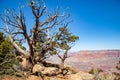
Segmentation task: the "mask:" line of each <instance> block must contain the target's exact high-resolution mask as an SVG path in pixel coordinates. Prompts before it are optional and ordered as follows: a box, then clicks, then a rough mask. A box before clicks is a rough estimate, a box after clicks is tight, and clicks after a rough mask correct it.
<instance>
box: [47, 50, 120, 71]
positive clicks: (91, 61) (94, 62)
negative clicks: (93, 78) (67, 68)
mask: <svg viewBox="0 0 120 80" xmlns="http://www.w3.org/2000/svg"><path fill="white" fill-rule="evenodd" d="M119 60H120V50H95V51H94V50H93V51H88V50H86V51H80V52H76V53H71V54H70V57H69V58H68V59H66V64H68V65H71V66H73V67H75V68H79V69H80V70H84V71H89V70H90V69H91V68H102V69H104V70H112V71H116V69H115V66H116V64H117V62H118V61H119ZM49 61H52V62H54V61H57V63H60V60H59V59H57V57H56V56H54V57H52V58H50V59H49Z"/></svg>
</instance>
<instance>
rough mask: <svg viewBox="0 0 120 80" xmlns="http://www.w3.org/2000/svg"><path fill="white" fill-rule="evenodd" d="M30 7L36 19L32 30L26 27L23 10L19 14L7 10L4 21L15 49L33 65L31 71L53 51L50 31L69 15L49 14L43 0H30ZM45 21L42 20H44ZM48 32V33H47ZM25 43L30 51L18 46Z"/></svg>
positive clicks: (55, 12)
mask: <svg viewBox="0 0 120 80" xmlns="http://www.w3.org/2000/svg"><path fill="white" fill-rule="evenodd" d="M29 7H30V9H31V12H32V15H33V16H34V19H35V24H34V26H33V27H32V29H31V30H28V26H27V25H26V17H27V16H25V15H24V12H23V10H22V9H20V11H19V13H17V11H15V10H14V9H13V10H5V12H4V17H2V18H1V19H2V21H3V22H4V23H5V25H6V32H7V34H8V36H9V39H10V41H11V42H12V44H13V46H14V47H15V49H16V50H17V51H18V52H19V53H20V54H21V55H24V56H25V57H26V58H27V60H28V62H29V63H30V64H31V70H32V68H33V66H34V65H35V64H36V63H37V62H41V61H43V60H44V59H45V58H46V55H47V54H48V53H49V52H50V51H53V50H54V49H53V48H54V45H50V43H52V39H51V37H50V35H49V34H50V33H49V29H51V28H53V27H56V26H57V27H59V26H61V24H62V23H63V22H64V21H65V20H66V19H67V18H68V15H67V14H64V13H62V14H60V13H59V11H58V10H55V11H54V13H52V14H49V13H48V12H47V11H48V10H47V7H46V4H45V2H44V1H43V0H38V1H36V0H30V3H29ZM43 17H44V18H45V20H44V21H43V20H41V19H42V18H43ZM46 31H47V32H46ZM16 42H18V43H22V42H25V43H27V44H28V49H29V50H28V51H25V50H23V49H22V48H21V47H20V46H18V45H17V44H16Z"/></svg>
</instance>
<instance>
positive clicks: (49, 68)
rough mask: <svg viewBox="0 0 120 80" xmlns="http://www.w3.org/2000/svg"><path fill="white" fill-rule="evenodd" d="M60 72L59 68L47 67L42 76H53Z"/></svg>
mask: <svg viewBox="0 0 120 80" xmlns="http://www.w3.org/2000/svg"><path fill="white" fill-rule="evenodd" d="M57 72H59V69H58V68H55V67H45V69H44V71H42V72H41V73H42V74H48V75H52V74H55V73H57Z"/></svg>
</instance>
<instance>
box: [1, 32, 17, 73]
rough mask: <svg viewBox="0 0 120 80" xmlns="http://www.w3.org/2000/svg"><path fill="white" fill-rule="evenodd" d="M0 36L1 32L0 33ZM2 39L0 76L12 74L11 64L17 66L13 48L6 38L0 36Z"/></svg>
mask: <svg viewBox="0 0 120 80" xmlns="http://www.w3.org/2000/svg"><path fill="white" fill-rule="evenodd" d="M0 34H1V32H0ZM0 38H1V39H3V40H2V41H1V44H0V74H12V73H13V72H14V70H13V69H12V66H13V64H18V62H17V59H16V56H15V53H14V52H13V51H14V48H13V46H12V44H11V43H10V41H9V40H7V38H4V37H3V34H2V35H0Z"/></svg>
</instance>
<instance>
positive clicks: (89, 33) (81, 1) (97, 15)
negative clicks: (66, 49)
mask: <svg viewBox="0 0 120 80" xmlns="http://www.w3.org/2000/svg"><path fill="white" fill-rule="evenodd" d="M24 1H25V0H0V14H2V13H3V11H4V9H5V8H15V9H16V10H17V9H18V5H21V4H22V3H24ZM45 2H46V5H47V7H48V9H49V10H50V11H52V10H53V9H55V8H56V7H58V6H59V7H61V8H62V9H63V10H65V11H67V12H69V13H70V14H71V17H72V19H73V20H74V21H73V22H72V23H71V24H70V25H69V27H70V29H71V31H72V33H73V34H75V35H77V36H79V40H78V41H77V42H76V43H75V46H74V47H73V48H72V49H71V51H79V50H110V49H120V0H45ZM25 11H26V12H28V11H29V10H28V9H25ZM27 14H29V13H27ZM27 17H28V19H32V17H30V16H29V15H27ZM27 25H29V26H30V25H31V24H30V22H28V24H27Z"/></svg>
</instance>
